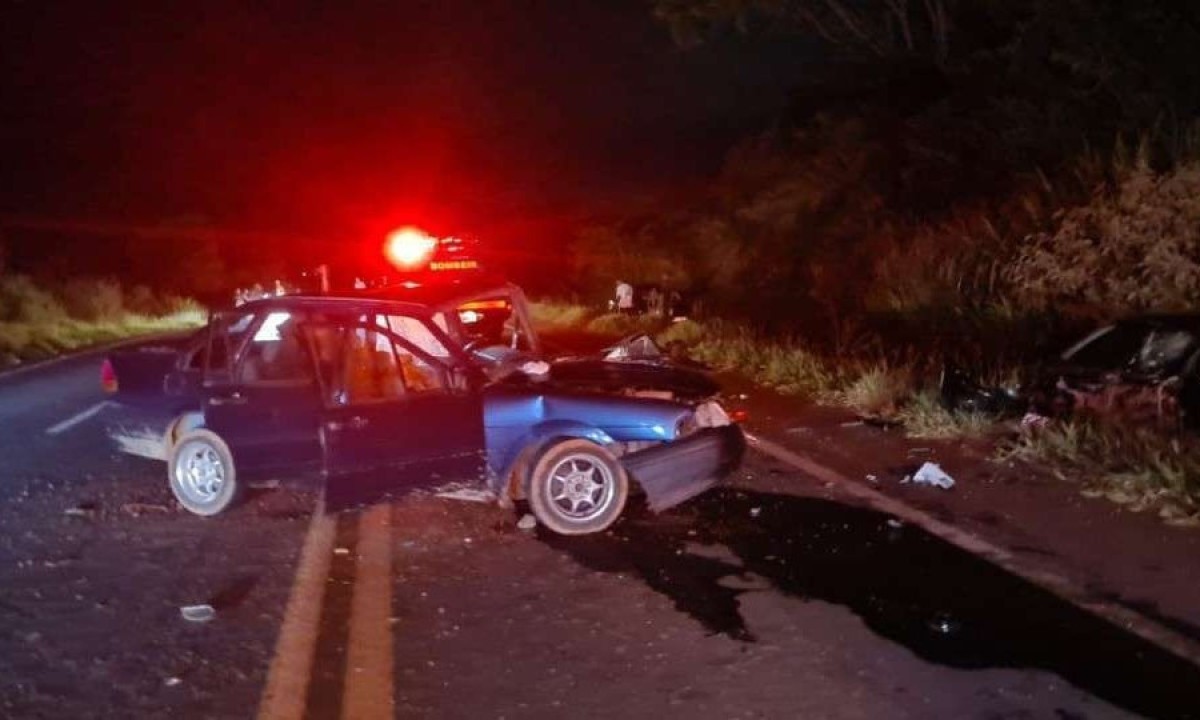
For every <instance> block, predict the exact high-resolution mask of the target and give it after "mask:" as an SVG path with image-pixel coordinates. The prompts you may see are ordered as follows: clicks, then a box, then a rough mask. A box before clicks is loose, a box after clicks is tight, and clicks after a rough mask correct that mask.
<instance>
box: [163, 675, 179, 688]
mask: <svg viewBox="0 0 1200 720" xmlns="http://www.w3.org/2000/svg"><path fill="white" fill-rule="evenodd" d="M182 682H183V680H180V679H179V678H177V677H174V676H172V677H169V678H166V679H164V680H163V685H166V686H167V687H175V686H176V685H178V684H180V683H182Z"/></svg>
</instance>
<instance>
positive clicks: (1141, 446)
mask: <svg viewBox="0 0 1200 720" xmlns="http://www.w3.org/2000/svg"><path fill="white" fill-rule="evenodd" d="M998 457H999V458H1000V459H1004V460H1013V459H1017V460H1023V461H1026V462H1028V463H1030V464H1032V465H1038V466H1041V467H1048V468H1049V469H1050V470H1051V471H1052V472H1053V473H1054V474H1055V475H1056V476H1057V477H1059V478H1060V479H1063V480H1067V481H1071V482H1078V483H1080V484H1081V485H1082V488H1083V492H1084V494H1085V495H1088V496H1091V497H1104V498H1107V499H1109V500H1111V501H1113V502H1115V503H1118V504H1121V505H1125V506H1127V507H1129V508H1131V509H1133V510H1147V509H1153V510H1156V511H1157V512H1158V514H1159V515H1160V516H1161V517H1162V518H1163V519H1165V520H1166V521H1167V522H1169V523H1172V524H1183V525H1192V526H1195V525H1200V440H1198V439H1197V438H1195V437H1191V436H1176V435H1173V434H1170V433H1164V432H1162V431H1159V430H1157V429H1155V428H1148V427H1125V426H1120V425H1113V424H1110V423H1105V424H1101V423H1099V422H1095V421H1090V420H1086V419H1078V420H1073V421H1070V422H1058V423H1053V424H1049V425H1046V426H1045V427H1040V428H1034V429H1031V430H1030V431H1028V432H1023V433H1021V434H1020V435H1019V436H1017V437H1016V438H1015V439H1013V440H1010V441H1009V442H1007V443H1004V444H1003V445H1002V446H1001V447H1000V449H999V451H998Z"/></svg>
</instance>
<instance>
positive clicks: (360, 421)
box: [325, 415, 371, 432]
mask: <svg viewBox="0 0 1200 720" xmlns="http://www.w3.org/2000/svg"><path fill="white" fill-rule="evenodd" d="M370 424H371V421H370V420H367V419H366V418H365V417H362V416H361V415H355V416H353V417H351V418H348V419H347V420H345V421H341V420H330V421H329V422H327V423H325V427H327V428H329V429H330V430H333V431H334V432H337V431H339V430H347V429H349V430H361V429H363V428H365V427H366V426H368V425H370Z"/></svg>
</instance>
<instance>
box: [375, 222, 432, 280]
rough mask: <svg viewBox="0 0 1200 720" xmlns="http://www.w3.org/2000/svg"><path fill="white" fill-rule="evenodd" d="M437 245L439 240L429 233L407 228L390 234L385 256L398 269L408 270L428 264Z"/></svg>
mask: <svg viewBox="0 0 1200 720" xmlns="http://www.w3.org/2000/svg"><path fill="white" fill-rule="evenodd" d="M437 244H438V241H437V238H435V237H433V236H432V235H430V234H429V233H427V232H425V231H424V230H421V229H420V228H415V227H412V226H407V227H402V228H399V229H397V230H393V231H392V232H390V233H388V236H387V241H386V242H385V243H384V245H383V254H384V255H385V256H386V257H387V259H388V262H390V263H392V264H393V265H395V266H396V267H397V268H400V269H402V270H408V269H412V268H413V267H415V266H417V265H420V264H421V263H424V262H427V261H428V260H429V258H430V256H432V255H433V251H434V249H435V248H437Z"/></svg>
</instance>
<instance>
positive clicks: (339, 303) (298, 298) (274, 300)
mask: <svg viewBox="0 0 1200 720" xmlns="http://www.w3.org/2000/svg"><path fill="white" fill-rule="evenodd" d="M299 308H303V309H305V310H328V311H330V312H335V311H338V310H347V309H352V310H366V309H375V310H384V309H390V310H398V311H400V312H403V313H406V314H410V315H418V316H427V315H429V314H430V313H432V312H433V310H432V309H431V308H430V307H429V306H428V305H424V304H421V303H415V302H405V301H401V300H392V299H388V298H374V297H365V296H361V295H350V294H342V293H338V294H331V295H280V296H277V297H269V298H263V299H261V300H251V301H250V302H247V303H243V304H241V305H238V306H237V307H236V308H233V309H234V310H235V311H246V312H253V311H258V310H274V309H279V310H289V309H299Z"/></svg>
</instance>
